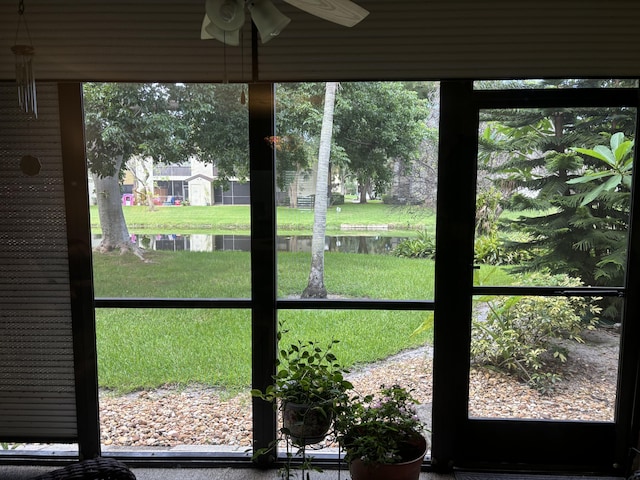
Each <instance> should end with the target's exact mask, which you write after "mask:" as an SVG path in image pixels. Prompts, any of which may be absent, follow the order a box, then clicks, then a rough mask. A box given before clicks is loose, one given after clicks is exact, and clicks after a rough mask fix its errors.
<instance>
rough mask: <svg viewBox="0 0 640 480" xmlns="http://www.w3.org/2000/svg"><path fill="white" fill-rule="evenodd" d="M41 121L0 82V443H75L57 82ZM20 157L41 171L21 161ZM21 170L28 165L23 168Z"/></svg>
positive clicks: (44, 98)
mask: <svg viewBox="0 0 640 480" xmlns="http://www.w3.org/2000/svg"><path fill="white" fill-rule="evenodd" d="M38 107H39V115H38V119H37V120H34V119H29V118H27V117H26V115H25V114H24V113H22V112H21V111H19V110H18V108H17V94H16V88H15V86H14V85H13V84H6V83H5V84H0V265H2V269H1V271H0V272H1V273H0V441H9V442H13V441H22V442H24V441H29V440H32V441H38V442H43V441H74V440H75V439H76V436H77V429H76V403H75V388H74V365H73V344H72V340H73V339H72V323H71V303H70V293H69V292H70V290H69V267H68V260H67V234H66V218H65V203H64V188H63V176H62V156H61V148H60V122H59V117H58V96H57V86H56V85H54V84H38ZM26 156H31V157H35V158H37V159H38V161H39V164H40V166H41V168H40V171H39V172H37V171H36V170H37V169H35V170H30V169H29V168H26V167H21V164H23V163H24V160H23V158H24V157H26ZM25 172H26V173H25Z"/></svg>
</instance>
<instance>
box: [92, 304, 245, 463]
mask: <svg viewBox="0 0 640 480" xmlns="http://www.w3.org/2000/svg"><path fill="white" fill-rule="evenodd" d="M96 317H97V318H96V321H97V325H96V327H97V347H98V370H99V371H98V381H99V385H100V421H101V441H102V445H103V449H104V450H106V451H109V450H110V449H118V448H122V447H126V449H127V450H128V451H139V450H141V449H145V448H152V449H156V450H158V449H160V450H164V451H167V450H169V449H175V448H180V449H181V450H182V451H203V448H204V449H206V450H207V451H216V450H220V449H224V450H225V451H237V452H244V451H245V450H246V449H247V448H249V447H250V446H251V442H252V434H251V431H252V423H251V395H250V382H251V338H250V332H251V329H250V313H249V311H244V310H170V309H165V310H158V309H111V308H107V309H99V310H97V312H96Z"/></svg>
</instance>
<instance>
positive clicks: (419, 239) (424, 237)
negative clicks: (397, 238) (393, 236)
mask: <svg viewBox="0 0 640 480" xmlns="http://www.w3.org/2000/svg"><path fill="white" fill-rule="evenodd" d="M392 253H393V255H395V256H396V257H404V258H434V257H435V255H436V243H435V241H434V240H433V238H432V237H431V236H430V235H429V234H428V233H427V231H426V230H420V231H418V234H417V236H416V238H407V239H406V240H403V241H401V242H400V243H398V245H397V246H396V247H395V248H394V249H393V252H392Z"/></svg>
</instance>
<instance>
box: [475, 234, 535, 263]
mask: <svg viewBox="0 0 640 480" xmlns="http://www.w3.org/2000/svg"><path fill="white" fill-rule="evenodd" d="M474 252H475V253H474V261H475V263H483V264H486V265H519V264H521V263H525V262H527V261H529V260H531V258H532V253H531V251H529V250H525V249H522V248H517V249H516V248H513V247H511V248H508V246H507V245H506V244H505V242H504V240H502V239H500V238H499V237H498V235H496V234H492V235H482V236H480V237H478V238H476V240H475V245H474Z"/></svg>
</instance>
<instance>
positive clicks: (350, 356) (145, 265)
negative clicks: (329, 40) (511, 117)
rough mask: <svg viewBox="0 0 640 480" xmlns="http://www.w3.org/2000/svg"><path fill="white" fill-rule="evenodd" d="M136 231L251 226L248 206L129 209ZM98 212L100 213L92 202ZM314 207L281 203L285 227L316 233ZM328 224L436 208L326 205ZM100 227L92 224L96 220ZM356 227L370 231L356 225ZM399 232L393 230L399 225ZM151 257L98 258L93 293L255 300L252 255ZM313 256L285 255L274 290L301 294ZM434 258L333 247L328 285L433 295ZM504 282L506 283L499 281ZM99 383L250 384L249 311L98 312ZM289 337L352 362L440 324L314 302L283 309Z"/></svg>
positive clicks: (492, 271)
mask: <svg viewBox="0 0 640 480" xmlns="http://www.w3.org/2000/svg"><path fill="white" fill-rule="evenodd" d="M124 211H125V215H126V219H127V223H128V225H129V227H130V229H132V230H134V229H135V231H136V232H138V231H140V230H143V231H147V232H153V233H162V232H165V233H166V232H172V233H197V232H203V231H206V232H208V233H214V232H216V231H221V232H224V231H228V230H234V231H238V230H243V229H245V228H246V229H248V228H249V208H248V207H245V206H228V207H164V208H158V210H157V211H155V212H149V211H148V210H147V209H146V207H125V208H124ZM92 219H94V221H95V219H97V210H96V209H95V207H92ZM312 221H313V213H312V212H309V211H302V210H294V209H290V208H279V209H278V225H279V228H280V229H286V230H291V231H293V232H297V233H305V234H308V233H310V229H311V224H312ZM327 223H328V225H327V231H328V233H330V232H332V231H338V230H339V229H340V225H341V224H342V223H351V224H360V225H362V224H368V225H373V224H388V225H389V226H390V228H394V229H402V230H411V229H419V228H426V229H430V230H432V231H433V229H434V224H435V215H434V214H433V212H431V211H429V210H426V211H420V210H416V209H408V208H400V207H392V206H388V205H383V204H380V203H370V204H367V205H359V204H345V205H342V206H340V211H336V209H335V208H334V209H331V210H330V211H329V212H328V222H327ZM95 226H97V225H96V224H94V227H95ZM357 233H358V234H360V233H362V232H357ZM394 233H395V232H394ZM146 258H147V260H148V262H142V261H140V260H139V259H138V258H137V257H135V256H133V255H120V254H99V255H98V254H96V255H94V259H93V263H94V278H95V289H96V296H97V297H125V298H126V297H152V298H153V297H156V298H249V297H250V296H251V273H250V255H249V253H247V252H234V251H214V252H185V251H179V252H166V251H149V252H147V253H146ZM309 265H310V254H309V253H300V252H298V253H278V296H279V297H281V298H282V297H296V296H299V295H300V293H301V292H302V290H303V289H304V287H305V286H306V282H307V276H308V273H309ZM476 273H477V275H478V278H479V279H480V281H481V282H482V283H484V284H488V283H491V282H494V281H497V282H499V283H500V282H504V281H505V280H508V275H507V274H506V273H505V271H504V270H503V269H496V268H495V267H483V268H482V269H481V270H480V271H478V272H476ZM433 277H434V262H433V261H431V260H424V259H406V258H396V257H393V256H390V255H362V254H346V253H334V252H327V253H326V255H325V284H326V285H327V288H328V290H329V293H330V294H331V295H335V296H338V297H340V298H372V299H432V298H433V291H434V286H433ZM503 284H504V283H503ZM96 317H97V340H98V368H99V380H100V385H101V386H102V387H106V388H111V389H114V390H116V391H120V392H123V391H132V390H136V389H140V388H152V387H159V386H162V385H167V384H170V385H171V384H172V385H188V384H204V385H213V386H218V387H220V388H222V389H224V390H227V391H235V390H237V389H240V388H247V387H248V386H249V384H250V378H251V371H250V366H251V332H250V325H251V321H250V312H249V311H248V310H241V309H224V310H203V309H98V310H97V312H96ZM279 318H280V319H281V320H285V321H286V322H287V325H288V328H289V329H290V332H291V333H290V337H291V338H290V339H291V340H292V341H293V340H294V339H302V340H319V341H329V340H330V339H332V338H336V339H339V340H340V343H339V344H338V346H337V348H336V350H335V351H336V354H337V355H338V357H339V358H340V360H341V362H342V363H343V364H344V365H346V366H351V365H357V364H362V363H367V362H371V361H374V360H378V359H381V358H385V357H387V356H389V355H391V354H394V353H397V352H399V351H401V350H403V349H406V348H411V347H415V346H419V345H423V344H425V343H429V342H431V341H432V330H431V329H428V328H427V329H426V331H424V332H422V333H420V334H418V335H412V333H413V332H414V330H415V329H416V328H418V327H419V326H420V325H422V324H423V322H425V321H426V322H427V325H428V324H429V322H432V314H431V313H430V312H401V311H398V312H396V311H357V310H344V311H342V310H313V311H280V312H279Z"/></svg>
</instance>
